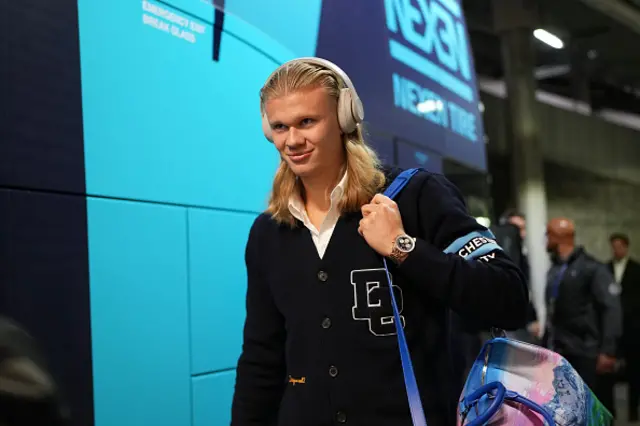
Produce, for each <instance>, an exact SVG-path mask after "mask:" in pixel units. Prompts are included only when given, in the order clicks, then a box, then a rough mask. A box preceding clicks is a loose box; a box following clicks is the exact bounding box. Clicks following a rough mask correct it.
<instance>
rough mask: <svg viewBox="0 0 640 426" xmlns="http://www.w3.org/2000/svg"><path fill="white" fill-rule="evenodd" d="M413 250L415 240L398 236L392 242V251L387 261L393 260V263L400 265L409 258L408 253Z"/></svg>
mask: <svg viewBox="0 0 640 426" xmlns="http://www.w3.org/2000/svg"><path fill="white" fill-rule="evenodd" d="M415 248H416V239H415V238H411V237H410V236H408V235H407V234H400V235H398V236H397V237H396V239H395V240H394V241H393V249H392V250H391V254H390V255H389V259H391V260H393V262H394V263H396V264H400V263H402V262H403V261H404V260H405V259H406V258H407V256H409V253H411V252H412V251H413V249H415Z"/></svg>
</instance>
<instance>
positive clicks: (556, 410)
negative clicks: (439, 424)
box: [458, 338, 613, 426]
mask: <svg viewBox="0 0 640 426" xmlns="http://www.w3.org/2000/svg"><path fill="white" fill-rule="evenodd" d="M489 420H491V424H492V425H510V426H531V425H544V424H547V425H562V426H587V425H588V426H603V425H604V426H606V425H610V424H611V422H612V421H613V416H612V415H611V413H610V412H609V411H608V410H607V409H606V408H605V407H604V406H603V405H602V404H601V403H600V401H599V400H598V399H597V398H596V396H595V395H594V394H593V392H592V391H591V389H589V387H588V386H587V385H586V384H585V383H584V381H583V380H582V378H581V377H580V376H579V375H578V373H577V372H576V370H575V369H574V368H573V367H572V366H571V364H569V362H567V360H566V359H564V358H563V357H562V356H561V355H559V354H557V353H555V352H552V351H550V350H548V349H544V348H541V347H539V346H534V345H531V344H528V343H524V342H519V341H517V340H511V339H507V338H494V339H491V340H489V341H487V342H486V343H485V344H484V346H483V348H482V350H481V351H480V354H479V355H478V357H477V358H476V361H475V363H474V364H473V366H472V367H471V371H470V372H469V376H468V378H467V382H466V384H465V386H464V389H463V391H462V395H461V398H460V404H459V406H458V426H462V425H474V426H480V425H484V424H487V423H488V422H489Z"/></svg>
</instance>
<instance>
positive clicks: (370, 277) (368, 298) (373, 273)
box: [351, 268, 405, 336]
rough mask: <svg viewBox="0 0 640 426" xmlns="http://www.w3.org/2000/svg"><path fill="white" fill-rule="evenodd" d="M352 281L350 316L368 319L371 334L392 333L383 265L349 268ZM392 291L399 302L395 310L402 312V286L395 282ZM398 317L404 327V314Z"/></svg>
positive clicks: (382, 334)
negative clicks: (381, 266) (378, 266)
mask: <svg viewBox="0 0 640 426" xmlns="http://www.w3.org/2000/svg"><path fill="white" fill-rule="evenodd" d="M351 284H352V285H353V308H351V312H352V314H353V319H354V320H359V321H367V322H368V323H369V331H370V332H371V334H373V335H374V336H393V335H395V334H396V326H395V324H394V319H393V307H392V305H391V295H390V294H389V284H388V283H387V273H386V272H385V270H384V268H381V269H358V270H354V271H351ZM393 291H394V293H395V296H396V302H397V303H398V311H399V313H402V307H403V301H402V289H401V288H400V287H398V286H395V285H394V286H393ZM400 320H401V321H402V327H404V325H405V321H404V316H402V315H400Z"/></svg>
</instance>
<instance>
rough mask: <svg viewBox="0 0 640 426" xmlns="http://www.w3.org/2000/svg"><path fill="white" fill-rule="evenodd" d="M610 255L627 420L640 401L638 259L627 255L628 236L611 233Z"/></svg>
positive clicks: (633, 417)
mask: <svg viewBox="0 0 640 426" xmlns="http://www.w3.org/2000/svg"><path fill="white" fill-rule="evenodd" d="M609 242H610V243H611V253H612V259H611V260H610V261H609V263H608V264H607V265H608V267H609V271H610V272H611V273H612V274H613V276H614V278H615V280H616V283H617V284H618V285H619V286H620V287H621V288H622V293H621V295H620V299H621V302H622V314H623V320H622V338H621V339H620V350H619V353H620V356H621V357H622V358H624V364H625V369H624V379H625V380H626V381H627V384H628V395H627V403H628V410H629V412H628V420H629V421H638V404H639V403H640V263H638V262H637V261H635V260H634V259H632V258H631V257H630V256H629V243H630V241H629V237H628V236H627V235H625V234H622V233H615V234H613V235H611V237H610V238H609Z"/></svg>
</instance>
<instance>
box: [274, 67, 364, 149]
mask: <svg viewBox="0 0 640 426" xmlns="http://www.w3.org/2000/svg"><path fill="white" fill-rule="evenodd" d="M294 62H306V63H308V64H314V65H319V66H321V67H323V68H326V69H328V70H329V71H332V72H333V73H334V74H336V76H337V77H339V78H338V80H342V82H343V83H344V85H345V86H346V87H344V88H342V89H340V95H339V97H338V111H337V112H338V123H339V124H340V129H341V130H342V131H343V132H344V133H351V132H353V131H354V130H356V128H357V127H358V124H360V123H362V120H363V119H364V108H363V106H362V101H360V98H359V97H358V93H357V92H356V88H355V86H354V85H353V83H352V82H351V79H350V78H349V76H348V75H347V74H346V73H345V72H344V71H342V70H341V69H340V68H339V67H338V66H337V65H336V64H334V63H332V62H329V61H327V60H326V59H321V58H314V57H306V58H298V59H294V60H292V61H288V62H285V63H284V64H282V65H280V66H279V67H278V68H277V69H276V70H275V71H274V72H272V73H271V75H270V76H269V78H267V82H266V83H265V86H266V85H267V84H268V83H269V81H270V80H271V78H272V77H273V76H274V75H275V74H276V73H277V72H278V70H280V69H281V68H282V67H284V66H287V65H289V64H291V63H294ZM262 131H263V132H264V135H265V136H266V138H267V139H269V140H270V141H273V137H272V133H271V126H270V125H269V120H268V119H267V115H266V113H264V112H263V114H262Z"/></svg>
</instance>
